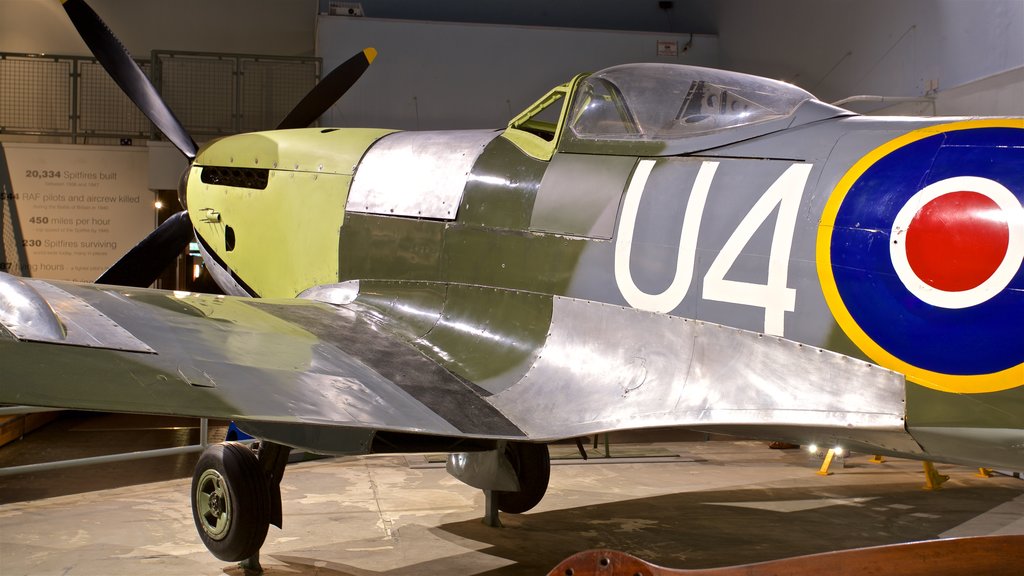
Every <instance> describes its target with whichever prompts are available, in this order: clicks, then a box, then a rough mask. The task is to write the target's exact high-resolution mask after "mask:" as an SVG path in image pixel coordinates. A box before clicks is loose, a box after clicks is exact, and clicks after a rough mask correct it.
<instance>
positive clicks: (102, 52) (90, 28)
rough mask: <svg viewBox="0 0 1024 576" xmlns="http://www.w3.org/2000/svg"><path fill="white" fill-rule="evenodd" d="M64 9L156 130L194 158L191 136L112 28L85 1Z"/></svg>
mask: <svg viewBox="0 0 1024 576" xmlns="http://www.w3.org/2000/svg"><path fill="white" fill-rule="evenodd" d="M64 11H65V12H67V13H68V17H69V18H71V23H72V24H74V25H75V28H77V29H78V33H79V34H80V35H81V36H82V40H84V41H85V44H86V45H87V46H89V50H91V51H92V53H93V56H95V57H96V59H97V60H99V62H100V64H101V65H102V66H103V68H104V69H105V70H106V71H107V74H110V77H111V78H113V79H114V82H116V83H117V85H118V86H120V87H121V90H123V91H124V93H125V94H126V95H128V98H130V99H131V101H132V102H134V103H135V105H136V106H138V107H139V110H142V113H143V114H145V115H146V117H147V118H149V119H150V120H151V121H152V122H153V124H155V125H156V127H157V129H158V130H160V132H161V133H163V135H164V136H166V137H167V139H168V140H170V141H171V143H172V144H174V146H175V147H176V148H177V149H178V150H181V153H182V154H184V155H185V157H186V158H188V160H189V162H191V161H192V160H194V159H195V157H196V150H197V149H198V147H197V146H196V143H195V141H194V140H192V137H191V136H189V134H188V132H186V131H185V128H184V127H183V126H182V125H181V122H179V121H178V119H177V118H176V117H175V116H174V112H171V109H170V108H168V107H167V104H166V103H165V102H164V101H163V99H162V98H160V94H159V93H157V91H156V88H154V87H153V84H152V83H151V82H150V81H149V78H147V77H146V74H145V73H143V72H142V69H141V68H139V65H138V64H136V63H135V61H134V60H132V57H131V55H130V54H128V50H126V49H125V47H124V45H123V44H121V41H120V40H118V39H117V37H116V36H114V33H113V32H111V31H110V28H108V27H107V25H106V24H105V23H104V22H103V20H101V19H100V17H99V15H97V14H96V12H94V11H93V9H92V8H90V7H89V5H88V4H86V3H85V1H84V0H64Z"/></svg>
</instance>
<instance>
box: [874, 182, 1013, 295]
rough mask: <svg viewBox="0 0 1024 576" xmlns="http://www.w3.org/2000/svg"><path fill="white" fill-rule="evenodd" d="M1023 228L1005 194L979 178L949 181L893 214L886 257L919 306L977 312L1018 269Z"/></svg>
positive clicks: (924, 191)
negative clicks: (920, 304) (974, 307)
mask: <svg viewBox="0 0 1024 576" xmlns="http://www.w3.org/2000/svg"><path fill="white" fill-rule="evenodd" d="M1011 223H1014V224H1015V225H1011ZM1021 223H1024V206H1021V204H1020V203H1019V202H1018V201H1017V199H1016V198H1015V197H1014V195H1013V193H1012V192H1010V191H1009V190H1008V189H1007V188H1006V187H1005V186H1003V185H1001V184H1000V183H998V182H996V181H994V180H989V179H987V178H978V177H976V176H957V177H954V178H947V179H945V180H940V181H939V182H935V183H934V184H930V185H928V186H926V187H924V188H923V189H922V190H921V191H920V192H918V193H916V194H914V195H913V196H911V197H910V200H908V201H907V203H906V204H904V205H903V208H901V209H900V211H899V212H898V213H897V214H896V218H895V220H894V222H893V226H892V231H891V233H890V236H889V238H890V244H889V253H890V257H891V258H892V264H893V267H894V268H895V269H896V274H897V275H898V276H899V278H900V280H901V281H902V282H903V285H904V286H905V287H906V288H907V290H909V291H910V292H911V293H912V294H913V295H914V296H916V297H917V298H919V299H921V300H922V301H924V302H927V303H928V304H931V305H933V306H939V307H942V308H968V307H971V306H977V305H978V304H981V303H982V302H985V301H987V300H989V299H991V298H992V297H994V296H996V295H998V294H999V293H1000V292H1002V291H1003V290H1004V289H1005V288H1006V286H1007V285H1008V284H1009V283H1010V281H1011V280H1013V277H1014V274H1016V272H1017V271H1018V270H1019V269H1020V266H1021V261H1022V260H1024V226H1022V225H1021Z"/></svg>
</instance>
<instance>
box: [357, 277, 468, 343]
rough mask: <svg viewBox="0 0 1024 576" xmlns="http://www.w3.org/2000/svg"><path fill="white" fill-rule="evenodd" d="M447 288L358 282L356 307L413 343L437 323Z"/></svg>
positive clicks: (434, 283)
mask: <svg viewBox="0 0 1024 576" xmlns="http://www.w3.org/2000/svg"><path fill="white" fill-rule="evenodd" d="M447 293H448V286H447V285H445V284H439V283H436V282H403V281H374V280H371V281H366V280H361V281H360V282H359V297H358V298H357V299H356V301H355V304H354V305H355V306H357V307H358V308H360V309H361V310H363V311H366V312H367V313H368V314H369V317H371V318H374V319H375V320H376V321H377V322H379V323H380V324H382V325H384V326H385V327H386V328H387V329H388V330H389V331H390V332H391V333H393V334H395V335H396V336H398V337H399V338H401V339H403V340H405V341H407V342H412V341H414V340H417V339H419V338H422V337H423V336H425V335H426V334H427V333H428V332H430V330H431V329H432V328H433V327H434V326H435V325H436V324H437V321H438V319H440V317H441V311H442V310H443V309H444V299H445V296H446V295H447Z"/></svg>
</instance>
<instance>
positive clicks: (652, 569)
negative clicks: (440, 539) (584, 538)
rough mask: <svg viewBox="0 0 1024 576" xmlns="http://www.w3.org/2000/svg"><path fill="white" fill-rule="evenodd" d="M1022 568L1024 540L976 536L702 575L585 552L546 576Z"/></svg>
mask: <svg viewBox="0 0 1024 576" xmlns="http://www.w3.org/2000/svg"><path fill="white" fill-rule="evenodd" d="M1022 567H1024V536H1021V535H1012V536H978V537H971V538H951V539H948V540H927V541H924V542H911V543H908V544H892V545H888V546H873V547H870V548H856V549H853V550H839V551H836V552H824V553H821V554H811V555H808V556H796V557H794V558H784V559H781V560H771V561H768V562H759V563H756V564H744V565H742V566H724V567H721V568H706V569H699V570H683V569H677V568H663V567H660V566H655V565H654V564H651V563H649V562H646V561H644V560H641V559H639V558H637V557H635V556H631V555H629V554H626V553H623V552H616V551H613V550H587V551H586V552H580V553H578V554H574V555H572V556H570V557H569V558H566V559H565V560H563V561H562V562H561V563H560V564H559V565H558V566H556V567H555V569H554V570H552V571H551V572H549V573H548V576H620V575H621V576H778V575H781V574H785V575H786V576H819V575H821V574H829V575H830V576H961V575H964V574H985V575H986V576H1004V575H1005V576H1011V575H1017V574H1021V573H1022V572H1021V571H1022V569H1024V568H1022Z"/></svg>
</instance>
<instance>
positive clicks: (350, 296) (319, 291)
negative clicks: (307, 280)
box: [297, 280, 359, 305]
mask: <svg viewBox="0 0 1024 576" xmlns="http://www.w3.org/2000/svg"><path fill="white" fill-rule="evenodd" d="M357 296H359V280H346V281H345V282H338V283H337V284H323V285H320V286H314V287H312V288H309V289H307V290H303V291H302V293H301V294H299V295H298V296H297V298H302V299H304V300H316V301H317V302H323V303H325V304H339V305H340V304H349V303H351V302H352V301H353V300H355V299H356V297H357Z"/></svg>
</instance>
